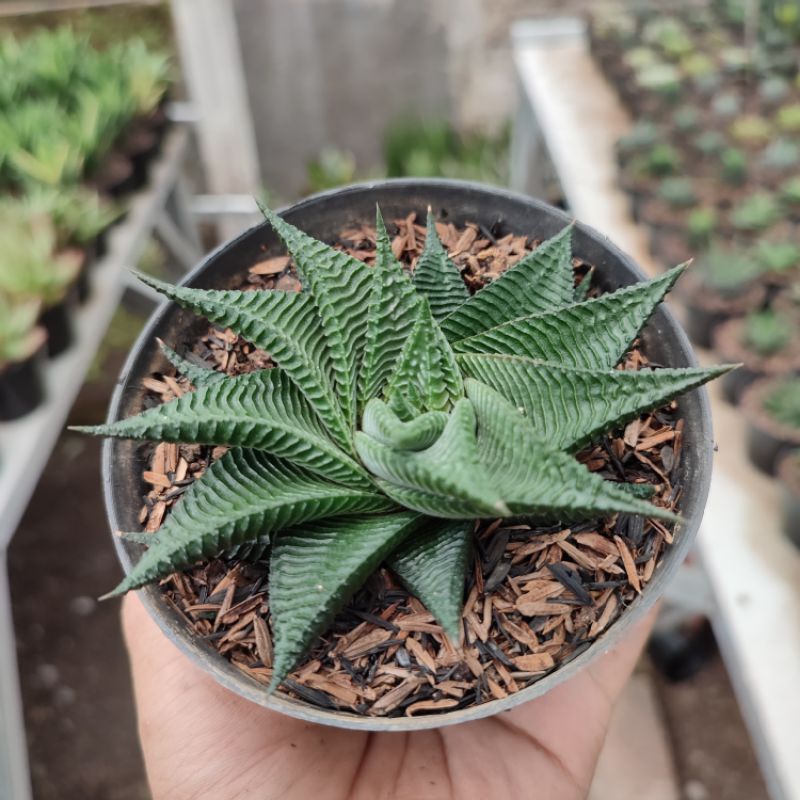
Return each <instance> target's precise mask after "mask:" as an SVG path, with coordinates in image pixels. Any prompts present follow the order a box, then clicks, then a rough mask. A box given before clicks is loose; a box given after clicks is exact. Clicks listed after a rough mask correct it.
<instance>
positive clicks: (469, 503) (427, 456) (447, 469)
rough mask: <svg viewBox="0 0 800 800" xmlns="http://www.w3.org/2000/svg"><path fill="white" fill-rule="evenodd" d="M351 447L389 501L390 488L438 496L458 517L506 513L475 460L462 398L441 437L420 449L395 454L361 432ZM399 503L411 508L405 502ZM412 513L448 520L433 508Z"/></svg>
mask: <svg viewBox="0 0 800 800" xmlns="http://www.w3.org/2000/svg"><path fill="white" fill-rule="evenodd" d="M356 449H357V451H358V455H359V456H360V458H361V461H362V462H363V463H364V464H365V466H366V467H367V469H369V471H370V472H371V473H372V474H373V475H375V476H377V477H378V478H380V479H381V480H382V483H381V484H380V486H381V488H383V490H384V491H385V492H386V494H388V495H389V497H393V498H394V497H395V494H394V488H395V487H397V488H399V489H401V490H402V489H411V490H413V491H418V492H424V493H428V494H431V495H439V496H441V497H443V498H448V499H449V500H450V501H452V502H453V503H455V504H456V508H457V509H458V513H457V514H456V515H455V516H457V517H458V518H465V517H466V518H469V517H493V516H495V517H496V516H503V515H504V514H507V513H508V509H507V508H506V505H505V503H504V502H503V499H502V497H501V495H500V493H499V492H498V490H497V488H496V487H495V486H494V485H493V482H492V479H491V476H490V475H489V474H487V472H486V470H485V469H484V467H483V464H481V461H480V458H479V456H478V446H477V439H476V435H475V413H474V411H473V410H472V405H471V404H470V403H469V401H468V400H466V399H462V400H459V401H458V402H457V403H456V404H455V406H454V407H453V411H452V412H451V414H450V416H449V418H448V420H447V425H446V426H445V429H444V431H443V433H442V435H441V436H440V437H439V438H438V439H437V440H436V441H435V442H434V443H433V444H432V445H431V446H430V447H428V448H427V449H425V450H397V449H394V448H392V447H387V446H386V445H384V444H381V443H380V442H378V441H377V440H375V439H373V438H372V437H371V436H368V435H367V434H365V433H363V432H359V433H357V434H356ZM398 496H399V495H398ZM403 505H406V506H408V507H411V508H414V505H413V504H412V503H408V502H405V501H403ZM415 510H419V511H426V512H428V513H431V514H432V515H433V516H444V517H448V516H450V513H447V512H445V513H442V514H437V513H435V510H433V509H432V510H428V509H427V508H425V509H415Z"/></svg>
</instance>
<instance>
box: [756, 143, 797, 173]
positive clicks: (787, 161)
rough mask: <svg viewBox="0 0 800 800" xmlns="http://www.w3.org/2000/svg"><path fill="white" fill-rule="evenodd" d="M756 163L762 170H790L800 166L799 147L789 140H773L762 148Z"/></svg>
mask: <svg viewBox="0 0 800 800" xmlns="http://www.w3.org/2000/svg"><path fill="white" fill-rule="evenodd" d="M758 163H759V165H760V166H761V167H763V168H764V169H769V170H776V171H780V172H782V171H784V170H791V169H793V168H794V167H797V165H798V164H800V145H797V144H796V143H795V142H792V141H790V140H789V139H775V141H773V142H771V143H770V144H768V145H767V146H766V147H765V148H764V150H763V151H762V153H761V155H760V156H759V158H758Z"/></svg>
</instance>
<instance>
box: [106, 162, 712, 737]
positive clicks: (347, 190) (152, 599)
mask: <svg viewBox="0 0 800 800" xmlns="http://www.w3.org/2000/svg"><path fill="white" fill-rule="evenodd" d="M383 188H394V189H399V190H403V189H407V190H409V192H410V191H413V190H415V189H420V188H422V189H426V188H427V189H431V190H434V191H435V190H442V191H447V190H451V191H454V192H457V193H462V194H466V195H469V194H473V195H474V194H477V195H480V196H481V197H482V199H483V202H487V201H488V202H491V200H492V198H496V199H501V200H503V201H505V202H507V203H509V204H514V205H519V206H523V207H525V208H527V209H530V211H531V213H532V215H535V214H537V213H538V214H543V215H545V216H549V217H550V218H551V219H556V220H560V221H561V222H562V223H563V225H567V224H569V223H571V222H575V230H576V232H580V233H582V234H583V235H584V236H586V237H587V238H588V239H590V240H592V241H593V242H594V243H595V244H597V245H599V246H600V247H602V248H603V250H604V251H605V252H606V253H607V254H608V255H610V256H611V257H612V258H614V259H615V260H617V261H618V262H620V263H621V264H622V265H624V267H625V268H626V269H627V270H628V271H629V273H630V274H631V276H633V277H634V278H635V279H636V280H637V281H642V280H646V276H645V275H644V273H643V272H642V270H641V269H640V268H639V266H638V265H637V264H636V262H635V261H634V260H633V259H632V258H631V257H630V256H629V255H627V254H626V253H624V252H623V251H622V250H620V249H619V248H618V247H617V246H616V245H615V244H613V243H612V242H611V241H610V240H609V239H608V238H607V237H606V236H604V235H603V234H601V233H599V232H598V231H596V230H595V229H594V228H591V227H590V226H588V225H585V224H584V223H581V222H576V221H575V220H574V218H573V217H571V216H570V215H569V214H567V213H566V212H564V211H562V210H560V209H556V208H554V207H553V206H551V205H549V204H547V203H545V202H543V201H542V200H538V199H536V198H532V197H529V196H527V195H524V194H520V193H518V192H513V191H510V190H508V189H503V188H499V187H494V186H487V185H483V184H479V183H475V182H470V181H457V180H450V179H439V178H395V179H388V180H379V181H366V182H361V183H355V184H350V185H348V186H345V187H341V188H338V189H330V190H326V191H324V192H319V193H317V194H314V195H311V196H310V197H307V198H305V199H303V200H301V201H299V202H298V203H295V204H292V205H290V206H285V207H282V208H281V209H280V210H279V211H278V213H279V214H281V215H283V214H284V213H286V212H289V211H291V212H292V213H293V214H298V213H302V211H303V210H304V209H307V208H308V207H310V206H313V205H316V204H319V203H321V202H322V203H324V202H326V201H329V200H332V199H336V200H340V201H342V200H343V201H345V203H346V200H347V198H348V197H349V196H351V195H356V194H361V193H364V192H373V191H379V190H381V189H383ZM410 202H411V201H410ZM455 202H456V203H457V202H458V199H457V200H456V201H455ZM264 226H267V227H268V224H267V223H266V222H263V223H260V224H259V225H256V226H253V227H252V228H249V229H248V230H246V231H244V232H242V233H241V234H240V235H239V236H237V237H236V238H234V239H231V240H229V241H227V242H224V243H222V244H221V245H219V246H218V247H216V248H215V249H214V250H212V251H211V252H210V253H208V254H207V255H206V256H205V257H204V258H203V259H202V260H201V262H200V263H199V264H198V265H197V266H196V267H194V269H192V270H191V271H190V272H189V273H187V274H186V275H185V276H184V277H183V279H182V280H181V282H180V283H181V285H186V284H189V283H191V282H192V281H194V280H195V278H196V277H197V276H198V275H201V274H202V273H203V272H204V271H205V269H206V268H207V267H208V266H209V265H210V264H212V263H213V262H214V261H215V260H216V259H217V258H218V257H219V256H220V255H221V254H222V253H223V252H225V251H226V250H227V249H228V248H233V247H235V246H236V245H237V244H238V243H239V242H241V241H242V240H243V239H245V238H246V237H248V236H250V235H251V234H252V232H253V231H254V230H255V229H260V228H262V227H264ZM173 307H174V304H173V303H172V302H171V301H164V302H162V303H161V304H160V305H159V306H158V307H157V308H156V310H155V311H154V312H153V314H152V315H151V317H150V319H149V320H148V322H147V324H146V325H145V327H144V328H143V329H142V331H141V333H140V334H139V336H138V337H137V339H136V342H135V343H134V345H133V347H132V348H131V350H130V352H129V354H128V357H127V359H126V361H125V365H124V366H123V369H122V371H121V373H120V375H119V378H118V379H117V385H116V387H115V389H114V393H113V395H112V398H111V402H110V404H109V412H108V417H107V421H108V422H109V423H110V422H114V421H116V420H117V419H119V417H120V411H121V405H122V399H123V392H124V390H125V387H126V386H127V384H128V382H129V380H130V376H131V373H132V372H133V371H134V367H135V364H136V362H137V359H138V357H139V353H140V351H141V350H142V349H143V348H144V347H145V346H146V345H148V344H149V343H150V342H152V340H153V338H154V335H155V330H156V329H157V328H158V326H159V325H160V323H161V322H162V321H163V320H164V319H165V318H166V317H167V315H168V313H169V312H170V311H171V310H172V309H173ZM656 314H660V315H662V321H663V322H664V323H665V327H666V330H665V331H664V332H663V333H662V334H661V335H662V336H665V337H672V339H673V341H674V343H675V344H676V345H677V348H676V349H677V350H678V351H680V353H681V354H682V356H683V357H684V358H685V362H686V366H691V367H694V366H697V360H696V358H695V355H694V351H693V350H692V346H691V344H690V343H689V339H688V337H687V335H686V333H685V332H684V330H683V328H682V327H681V326H680V325H679V324H678V323H677V321H676V320H675V318H674V316H673V314H672V313H671V311H670V310H669V308H668V307H667V306H666V304H661V305H660V307H659V309H657V311H656ZM689 395H692V396H693V397H692V402H693V403H694V404H695V405H696V409H695V410H696V412H698V413H697V414H696V416H697V423H698V433H697V441H696V442H695V443H694V445H695V446H694V448H693V450H694V453H693V457H694V458H695V459H696V462H697V463H696V464H694V467H693V471H692V481H691V487H692V494H693V496H694V499H695V502H694V504H693V505H694V513H693V514H692V515H691V516H688V517H686V518H685V519H684V522H683V524H682V525H680V526H679V527H678V528H676V536H675V540H674V543H673V544H672V545H670V548H669V550H667V551H666V553H667V554H669V558H668V559H665V558H664V557H663V556H662V558H661V560H660V562H659V563H658V565H657V566H656V570H655V573H654V575H653V578H652V579H651V580H650V581H649V582H648V583H647V584H646V586H645V587H644V589H643V591H642V593H641V594H640V595H637V597H636V598H635V599H634V600H633V601H632V602H631V604H630V605H629V606H627V607H626V608H625V609H624V610H623V612H622V613H621V614H620V616H619V617H618V618H617V620H616V621H615V622H614V623H613V624H612V625H611V626H609V628H607V629H606V631H604V632H603V633H602V634H600V636H598V637H597V638H596V639H595V640H594V641H592V642H591V643H590V644H589V646H588V647H586V648H585V649H583V650H582V651H581V652H580V653H579V654H578V655H576V656H574V657H573V658H572V659H570V660H569V661H566V662H563V663H562V665H561V666H559V667H558V668H557V669H555V670H553V671H552V672H550V673H549V674H547V675H545V676H544V677H542V678H540V679H539V680H538V681H536V682H535V683H533V684H531V685H530V686H528V687H526V688H525V689H521V690H520V691H519V692H516V693H515V694H510V695H509V696H508V697H506V698H504V699H502V700H491V701H488V702H485V703H481V704H479V705H473V706H469V707H467V708H464V709H457V710H453V711H444V712H442V713H440V714H433V715H428V716H419V717H370V716H362V715H357V714H352V713H346V712H341V711H335V710H327V709H322V708H319V707H317V706H313V705H311V704H308V703H305V702H303V701H298V700H293V699H291V698H289V697H288V696H285V695H281V694H278V693H275V694H273V695H270V696H268V695H267V694H266V692H265V687H264V686H263V684H260V683H258V682H257V681H255V680H254V679H252V678H249V677H248V676H246V675H245V674H243V673H242V672H241V671H240V670H238V669H237V668H236V667H235V666H233V664H231V663H230V662H229V661H227V659H225V658H224V657H223V656H220V655H219V654H218V653H217V652H216V651H211V650H210V647H209V646H208V645H206V644H204V643H203V642H201V641H200V640H199V639H198V637H197V636H195V635H194V634H193V633H192V632H191V631H190V629H189V628H188V626H187V625H186V623H185V622H184V621H183V620H182V619H181V617H180V616H179V615H178V614H177V612H175V611H173V610H172V609H171V608H170V607H169V606H168V605H167V603H165V602H164V600H163V595H162V593H161V592H160V591H159V589H158V587H157V586H153V585H148V586H146V587H143V588H142V589H140V590H138V594H139V597H140V599H141V600H142V602H143V603H144V606H145V608H146V609H147V611H148V613H149V614H150V616H151V617H152V618H153V619H154V621H155V622H156V624H157V625H158V626H159V627H160V628H161V630H162V632H163V633H164V634H165V635H166V637H167V638H168V639H169V640H170V641H171V642H172V643H173V644H174V645H175V646H177V647H178V649H179V650H181V651H182V652H183V653H184V655H186V656H187V657H188V658H189V659H190V660H191V661H193V662H194V663H195V664H196V665H198V666H200V667H201V668H202V669H203V670H204V671H205V672H206V673H208V674H210V675H211V676H212V677H213V678H214V679H215V680H216V681H217V682H218V683H220V684H221V685H222V686H224V687H225V688H227V689H229V690H231V691H233V692H235V693H236V694H238V695H239V696H240V697H243V698H245V699H247V700H250V701H251V702H254V703H257V704H258V705H260V706H262V707H264V708H268V709H270V710H272V711H278V712H281V713H283V714H286V715H288V716H290V717H294V718H296V719H300V720H303V721H306V722H313V723H317V724H322V725H328V726H334V727H339V728H345V729H351V730H362V731H384V732H388V731H392V732H405V731H412V730H429V729H433V728H439V727H443V726H446V725H455V724H458V723H462V722H468V721H473V720H479V719H482V718H485V717H489V716H494V715H495V714H497V713H499V712H501V711H508V710H510V709H512V708H515V707H516V706H519V705H521V704H522V703H525V702H527V701H530V700H533V699H535V698H537V697H541V696H542V695H544V694H546V693H547V692H549V691H550V690H551V689H553V688H555V687H556V686H558V685H560V684H562V683H564V682H565V681H567V680H569V679H570V678H572V677H574V676H575V675H576V674H578V673H579V672H580V671H581V670H583V669H584V668H585V667H586V666H587V665H588V664H589V663H591V662H594V661H595V660H596V659H597V658H598V657H600V656H602V655H603V654H605V653H607V652H608V651H609V650H611V649H612V648H613V647H615V646H616V645H617V644H618V643H619V642H620V641H621V640H622V639H623V638H624V636H625V635H626V634H627V633H628V631H629V629H631V628H632V627H633V626H634V625H636V623H638V622H639V621H640V620H641V619H642V618H643V617H644V616H645V614H646V613H647V612H648V611H649V610H650V608H651V607H652V606H653V605H654V603H655V602H656V600H657V599H658V597H659V596H660V595H661V594H662V592H663V590H664V588H665V587H666V585H667V583H668V581H669V579H670V578H671V576H672V575H673V574H674V573H675V571H676V570H677V569H678V567H679V566H680V564H681V563H682V561H683V559H684V558H685V556H686V554H687V553H688V551H689V548H690V546H691V544H692V542H693V540H694V537H695V536H696V534H697V531H698V529H699V526H700V522H701V519H702V516H703V510H704V508H705V504H706V499H707V496H708V491H709V487H710V483H711V467H712V461H713V447H714V440H713V433H712V427H711V413H710V407H709V402H708V396H707V394H706V392H705V390H704V389H703V388H702V387H701V388H699V389H695V390H692V392H690V393H687V395H686V396H687V397H688V396H689ZM687 427H688V426H687ZM113 444H114V440H112V439H109V438H107V439H105V441H104V442H103V450H102V481H103V494H104V499H105V506H106V513H107V516H108V521H109V524H110V527H111V535H112V539H113V541H114V548H115V550H116V553H117V557H118V559H119V561H120V563H121V565H122V567H123V569H124V570H125V572H126V574H127V572H129V571H130V568H131V565H132V559H131V556H130V554H129V553H128V552H127V550H126V549H125V547H124V545H123V541H122V540H121V539H120V537H118V536H116V535H115V531H117V530H119V529H120V526H119V524H118V514H117V508H116V504H115V499H114V489H113V484H112V480H111V475H112V474H113V472H114V468H115V466H116V462H115V459H114V454H113ZM684 452H686V448H684ZM687 483H688V482H687ZM210 654H212V655H213V658H210Z"/></svg>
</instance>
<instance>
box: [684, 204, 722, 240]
mask: <svg viewBox="0 0 800 800" xmlns="http://www.w3.org/2000/svg"><path fill="white" fill-rule="evenodd" d="M718 223H719V219H718V217H717V212H716V211H715V210H714V209H713V208H695V209H693V210H692V211H690V212H689V216H688V217H687V218H686V238H687V240H688V242H689V244H690V245H691V246H692V247H697V248H706V247H709V246H710V244H711V241H712V239H713V238H714V233H715V232H716V230H717V225H718Z"/></svg>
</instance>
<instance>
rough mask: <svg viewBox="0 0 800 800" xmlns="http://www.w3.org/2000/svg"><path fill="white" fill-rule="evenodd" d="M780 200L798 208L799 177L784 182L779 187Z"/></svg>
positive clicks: (799, 196) (799, 202)
mask: <svg viewBox="0 0 800 800" xmlns="http://www.w3.org/2000/svg"><path fill="white" fill-rule="evenodd" d="M779 193H780V197H781V200H782V201H783V202H784V203H786V204H787V205H789V206H792V207H794V208H797V207H800V176H799V175H795V176H794V177H792V178H789V179H788V180H785V181H784V182H783V183H782V184H781V186H780V190H779Z"/></svg>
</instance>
